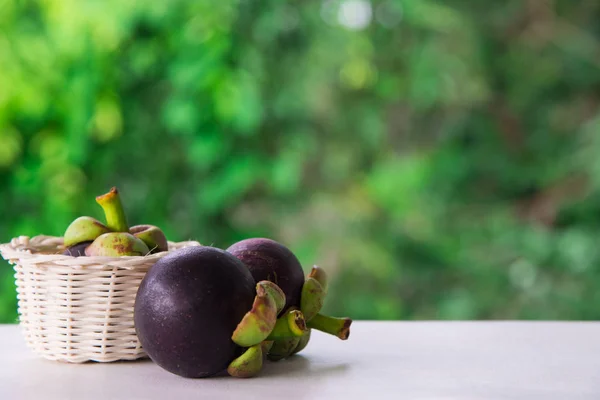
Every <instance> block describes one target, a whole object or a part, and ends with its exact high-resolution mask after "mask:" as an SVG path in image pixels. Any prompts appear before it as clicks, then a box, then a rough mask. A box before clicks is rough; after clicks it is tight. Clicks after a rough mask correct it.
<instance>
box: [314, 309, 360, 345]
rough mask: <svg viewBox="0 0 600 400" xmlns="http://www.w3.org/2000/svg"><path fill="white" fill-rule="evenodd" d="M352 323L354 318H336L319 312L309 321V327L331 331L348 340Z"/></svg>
mask: <svg viewBox="0 0 600 400" xmlns="http://www.w3.org/2000/svg"><path fill="white" fill-rule="evenodd" d="M351 324H352V320H351V319H350V318H335V317H329V316H327V315H323V314H317V315H315V316H314V317H313V318H312V319H311V320H310V321H308V327H309V328H313V329H316V330H318V331H321V332H325V333H329V334H330V335H333V336H337V337H339V338H340V339H342V340H346V339H348V336H350V325H351Z"/></svg>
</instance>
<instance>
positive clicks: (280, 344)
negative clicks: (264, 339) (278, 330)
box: [267, 337, 300, 361]
mask: <svg viewBox="0 0 600 400" xmlns="http://www.w3.org/2000/svg"><path fill="white" fill-rule="evenodd" d="M299 342H300V338H299V337H296V338H287V339H280V340H276V341H275V342H274V343H273V346H271V350H269V354H267V358H268V359H269V360H271V361H279V360H281V359H283V358H286V357H289V356H291V355H292V353H293V352H294V349H296V347H298V343H299Z"/></svg>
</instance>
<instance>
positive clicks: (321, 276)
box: [307, 265, 329, 293]
mask: <svg viewBox="0 0 600 400" xmlns="http://www.w3.org/2000/svg"><path fill="white" fill-rule="evenodd" d="M307 278H309V279H310V278H312V279H315V280H316V281H317V282H319V283H320V284H321V287H322V288H323V291H324V292H325V293H327V289H328V287H329V278H327V273H326V272H325V270H324V269H323V268H321V267H319V266H317V265H314V266H313V267H312V270H311V271H310V272H309V274H308V276H307Z"/></svg>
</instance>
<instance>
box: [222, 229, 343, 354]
mask: <svg viewBox="0 0 600 400" xmlns="http://www.w3.org/2000/svg"><path fill="white" fill-rule="evenodd" d="M227 251H228V252H230V253H231V254H233V255H234V256H236V257H237V258H239V259H240V260H241V261H242V262H243V263H244V264H245V265H246V267H248V269H249V270H250V273H251V274H252V276H253V277H254V279H255V280H256V281H258V280H263V279H267V280H270V281H272V282H274V283H276V284H277V285H278V286H279V287H280V288H281V289H282V290H283V292H284V293H285V296H286V304H285V308H284V311H286V312H289V311H287V310H298V309H299V310H300V311H301V313H302V314H303V317H304V319H305V322H306V323H307V324H306V326H307V327H308V328H309V329H310V328H312V329H316V330H319V331H322V332H325V333H328V334H331V335H334V336H337V337H338V338H340V339H342V340H346V339H348V336H349V335H350V325H351V324H352V320H351V319H350V318H334V317H330V316H326V315H323V314H320V310H321V308H322V307H323V303H324V300H325V296H326V295H327V289H328V282H327V281H328V279H327V274H326V273H325V271H324V270H323V269H322V268H319V267H317V266H314V267H313V268H312V270H311V271H310V273H309V274H308V276H307V277H306V279H305V278H304V273H303V271H302V267H301V265H300V262H299V261H298V259H297V258H296V256H295V255H294V254H293V253H292V252H291V250H289V249H288V248H287V247H285V246H284V245H282V244H280V243H277V242H276V241H274V240H271V239H265V238H255V239H246V240H242V241H241V242H238V243H235V244H233V245H232V246H231V247H229V248H228V249H227ZM281 318H283V317H280V319H281ZM282 325H283V324H282ZM286 334H287V332H286ZM309 340H310V333H309V332H306V331H305V333H304V335H303V337H302V338H298V337H292V336H291V335H288V337H287V338H280V337H277V338H276V340H275V343H274V344H273V348H272V349H271V350H270V351H269V358H270V359H271V360H279V359H281V358H285V357H287V356H289V355H292V354H294V353H297V352H298V351H300V350H302V349H303V348H304V347H306V345H307V344H308V341H309Z"/></svg>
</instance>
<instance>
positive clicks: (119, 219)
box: [96, 187, 129, 232]
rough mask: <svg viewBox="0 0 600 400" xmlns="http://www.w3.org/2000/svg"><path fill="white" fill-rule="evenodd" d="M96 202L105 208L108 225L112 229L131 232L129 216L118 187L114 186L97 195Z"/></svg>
mask: <svg viewBox="0 0 600 400" xmlns="http://www.w3.org/2000/svg"><path fill="white" fill-rule="evenodd" d="M96 202H97V203H98V204H100V206H101V207H102V209H103V210H104V216H105V217H106V226H108V228H109V229H110V230H111V231H113V232H129V225H127V217H126V216H125V210H124V209H123V204H121V198H120V197H119V191H118V190H117V188H115V187H113V188H112V189H110V192H108V193H106V194H103V195H102V196H98V197H96Z"/></svg>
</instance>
